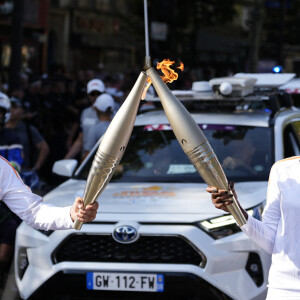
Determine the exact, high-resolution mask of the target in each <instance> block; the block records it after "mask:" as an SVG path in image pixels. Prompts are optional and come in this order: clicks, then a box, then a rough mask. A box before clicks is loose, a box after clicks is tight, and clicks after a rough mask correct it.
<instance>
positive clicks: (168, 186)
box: [44, 179, 267, 222]
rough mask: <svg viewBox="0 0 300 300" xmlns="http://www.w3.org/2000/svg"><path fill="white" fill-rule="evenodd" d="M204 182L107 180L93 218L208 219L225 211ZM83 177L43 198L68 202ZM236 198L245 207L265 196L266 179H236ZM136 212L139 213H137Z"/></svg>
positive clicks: (81, 186) (60, 203)
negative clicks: (248, 180)
mask: <svg viewBox="0 0 300 300" xmlns="http://www.w3.org/2000/svg"><path fill="white" fill-rule="evenodd" d="M206 186H207V185H206V184H201V183H109V184H108V185H107V187H106V188H105V190H104V191H103V192H102V194H101V195H100V197H99V198H98V202H99V213H98V214H97V217H96V220H95V221H118V220H121V219H127V220H128V219H130V218H134V219H139V220H140V219H142V220H144V221H146V220H148V221H150V220H152V221H159V220H160V221H161V220H164V221H166V220H169V221H172V220H174V221H175V220H176V221H178V220H182V221H184V220H188V221H189V222H191V221H194V220H201V219H207V218H211V217H214V216H218V215H222V214H224V212H223V211H221V210H218V209H216V208H215V207H214V205H213V204H212V202H211V198H210V195H209V194H208V193H207V192H206V190H205V188H206ZM84 188H85V181H82V180H74V179H70V180H68V181H66V182H65V183H63V184H62V185H60V186H59V187H57V188H56V189H54V190H53V191H51V192H50V193H48V194H47V195H46V196H45V197H44V200H45V201H46V202H49V203H52V204H54V205H57V206H67V205H71V204H72V203H73V201H74V199H75V197H76V196H82V195H83V193H84ZM235 189H236V191H237V194H238V197H239V201H240V203H241V204H242V206H243V207H244V208H245V209H247V208H251V207H254V206H256V205H258V204H260V203H261V202H263V201H264V200H265V197H266V189H267V182H242V183H236V185H235ZM138 216H139V217H138Z"/></svg>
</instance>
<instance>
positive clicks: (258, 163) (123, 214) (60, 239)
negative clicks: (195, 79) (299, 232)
mask: <svg viewBox="0 0 300 300" xmlns="http://www.w3.org/2000/svg"><path fill="white" fill-rule="evenodd" d="M229 90H230V89H229ZM227 91H228V90H227ZM183 95H184V97H181V96H183ZM201 95H202V96H201ZM178 98H180V99H183V102H184V103H185V104H186V107H187V108H188V110H189V111H190V112H191V114H192V116H193V118H194V119H195V120H196V122H197V123H198V124H199V126H200V127H201V129H202V130H203V132H204V134H205V135H206V137H207V138H208V140H209V141H210V144H211V146H212V148H213V149H214V151H215V153H216V155H217V157H218V158H219V161H220V162H221V163H222V164H223V166H224V171H225V173H226V175H227V177H228V180H229V181H230V180H233V181H234V182H235V183H236V190H237V193H238V196H239V200H240V202H241V204H242V206H243V207H244V208H245V209H247V211H248V212H249V213H251V214H253V215H254V216H255V217H256V218H260V217H261V212H262V209H263V205H264V202H265V197H266V189H267V181H268V174H269V171H270V168H271V166H272V164H273V163H274V162H275V161H277V160H279V159H282V158H284V157H288V156H292V155H299V149H300V139H299V129H300V111H299V110H298V109H296V108H294V107H293V106H291V107H289V108H284V109H283V108H281V106H282V105H283V103H288V104H290V102H289V99H288V97H287V98H286V95H285V94H278V93H277V91H275V92H274V91H273V90H271V89H265V88H264V90H263V92H262V91H261V89H260V91H258V92H257V93H256V94H253V93H252V94H251V95H243V96H239V95H237V94H235V96H234V97H230V95H227V96H222V95H221V94H220V93H216V92H215V90H214V91H211V92H209V93H206V92H205V96H204V95H203V93H201V92H193V93H192V92H186V93H182V94H180V93H178ZM184 100H185V101H184ZM280 103H281V104H280ZM288 106H290V105H288ZM248 143H249V144H248ZM250 144H251V145H252V146H251V147H253V149H254V150H253V151H252V152H253V153H252V157H251V158H248V157H247V159H246V158H245V157H246V156H247V150H249V149H250V148H249V147H250V146H247V147H245V145H250ZM96 149H97V145H96V146H95V147H94V149H93V151H92V152H91V153H90V155H89V157H87V159H86V160H85V161H84V162H83V163H82V164H81V165H80V166H79V168H78V169H77V170H76V171H75V169H76V161H74V160H65V161H59V162H57V163H56V164H55V165H54V171H55V172H56V173H59V174H60V175H65V176H69V177H70V178H69V179H68V180H66V181H65V182H64V183H63V184H61V185H60V186H58V187H57V188H55V189H54V190H53V191H51V192H50V193H48V194H47V195H46V196H45V198H44V199H45V201H47V202H49V203H53V204H55V205H58V206H65V205H70V204H71V203H72V202H73V199H74V197H75V196H76V195H82V194H83V191H84V187H85V183H86V179H87V175H88V172H89V169H90V165H91V162H92V160H93V157H94V153H95V151H96ZM244 151H245V153H244ZM244 154H245V155H246V156H243V155H244ZM228 157H236V158H241V157H244V158H243V159H242V161H243V164H240V165H236V167H233V166H232V165H230V164H228V163H227V164H225V163H224V162H225V160H226V159H227V160H228ZM73 173H74V174H73ZM205 188H206V184H205V183H204V182H203V181H202V179H201V178H200V176H199V174H198V173H197V172H196V170H195V168H194V167H193V166H192V165H191V163H190V162H189V160H188V159H187V157H186V155H185V154H184V152H183V151H182V149H181V147H180V145H179V143H178V141H177V140H176V138H175V136H174V134H173V131H172V129H171V127H170V125H169V123H168V120H167V118H166V117H165V114H164V112H163V110H161V109H157V110H154V111H148V112H144V113H142V114H139V115H138V116H137V119H136V123H135V126H134V129H133V133H132V137H131V140H130V142H129V144H128V148H127V150H126V153H125V154H124V157H123V159H122V161H121V164H120V168H118V171H117V172H116V174H115V176H114V177H113V179H112V180H111V182H110V183H109V184H108V185H107V187H106V189H105V190H104V192H103V193H102V194H101V196H100V197H99V199H98V201H99V204H100V206H99V213H98V215H97V217H96V219H95V220H94V221H93V222H91V223H89V224H84V225H83V226H82V229H81V230H80V231H75V230H66V231H49V232H44V231H39V230H35V229H32V228H31V227H29V226H27V225H26V224H25V223H24V222H23V223H22V224H21V225H20V227H19V228H18V231H17V238H16V249H15V274H16V282H17V286H18V289H19V292H20V296H21V297H22V299H185V300H186V299H194V300H196V299H209V300H213V299H238V300H243V299H265V296H266V284H267V277H268V270H269V266H270V256H269V255H268V254H266V253H265V252H264V251H263V250H262V249H261V248H260V247H258V246H257V245H255V244H254V243H253V242H252V241H251V240H249V239H248V237H247V236H246V235H245V234H244V233H243V232H241V231H240V229H239V228H238V227H237V225H236V224H235V222H234V220H233V218H232V217H231V216H230V215H228V214H224V213H223V211H221V210H217V209H216V208H215V207H214V206H213V204H212V203H211V199H210V195H209V194H208V193H207V192H206V191H205Z"/></svg>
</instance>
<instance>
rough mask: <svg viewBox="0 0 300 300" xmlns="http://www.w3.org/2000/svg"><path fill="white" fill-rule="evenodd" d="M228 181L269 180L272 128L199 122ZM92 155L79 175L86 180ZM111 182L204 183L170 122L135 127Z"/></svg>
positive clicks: (271, 155)
mask: <svg viewBox="0 0 300 300" xmlns="http://www.w3.org/2000/svg"><path fill="white" fill-rule="evenodd" d="M199 126H200V128H201V129H202V130H203V132H204V134H205V136H206V137H207V139H208V141H209V142H210V144H211V146H212V148H213V150H214V152H215V153H216V155H217V158H218V159H219V161H220V163H221V165H222V166H223V169H224V171H225V174H226V175H227V177H228V180H234V181H236V182H237V181H249V180H252V181H253V180H267V179H268V173H269V171H270V168H271V165H272V157H273V154H272V147H271V145H272V143H271V130H270V128H263V127H248V126H229V125H212V124H199ZM93 156H94V155H92V156H91V159H90V161H89V162H88V163H87V164H86V165H85V167H84V168H83V169H82V170H81V172H80V173H79V174H78V177H79V178H82V179H86V178H87V175H88V172H89V169H90V166H91V163H92V160H93ZM112 181H121V182H202V179H201V178H200V175H199V174H198V172H197V171H196V169H195V168H194V166H193V165H192V164H191V163H190V161H189V159H188V158H187V156H186V154H185V153H184V152H183V150H182V148H181V146H180V145H179V143H178V141H177V139H176V137H175V135H174V133H173V131H172V128H171V127H170V125H167V124H156V125H147V126H136V127H134V129H133V132H132V135H131V138H130V141H129V143H128V146H127V149H126V151H125V154H124V156H123V158H122V160H121V163H120V165H119V166H118V168H117V170H116V172H115V174H114V176H113V178H112Z"/></svg>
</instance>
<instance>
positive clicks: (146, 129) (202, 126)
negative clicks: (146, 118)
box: [144, 124, 236, 131]
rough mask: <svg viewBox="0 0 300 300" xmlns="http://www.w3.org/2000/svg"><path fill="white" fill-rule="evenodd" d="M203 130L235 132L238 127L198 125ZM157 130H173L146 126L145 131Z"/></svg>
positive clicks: (160, 125) (167, 125)
mask: <svg viewBox="0 0 300 300" xmlns="http://www.w3.org/2000/svg"><path fill="white" fill-rule="evenodd" d="M198 125H199V127H200V128H201V129H203V130H229V131H231V130H235V129H236V126H233V125H219V124H198ZM155 130H172V127H171V126H170V125H169V124H154V125H146V126H145V127H144V131H155Z"/></svg>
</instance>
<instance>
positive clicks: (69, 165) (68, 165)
mask: <svg viewBox="0 0 300 300" xmlns="http://www.w3.org/2000/svg"><path fill="white" fill-rule="evenodd" d="M77 164H78V162H77V160H76V159H62V160H58V161H56V162H55V163H54V165H53V167H52V172H53V173H55V174H57V175H60V176H64V177H71V176H72V175H73V174H74V171H75V169H76V167H77Z"/></svg>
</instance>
